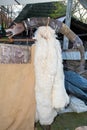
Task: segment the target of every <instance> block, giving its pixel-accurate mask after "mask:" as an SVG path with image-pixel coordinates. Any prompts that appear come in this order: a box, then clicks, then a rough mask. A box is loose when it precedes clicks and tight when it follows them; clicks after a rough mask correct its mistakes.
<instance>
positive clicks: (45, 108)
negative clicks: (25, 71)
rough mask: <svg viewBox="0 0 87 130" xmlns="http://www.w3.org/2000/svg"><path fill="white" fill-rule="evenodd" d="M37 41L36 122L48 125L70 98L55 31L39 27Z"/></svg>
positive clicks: (36, 35)
mask: <svg viewBox="0 0 87 130" xmlns="http://www.w3.org/2000/svg"><path fill="white" fill-rule="evenodd" d="M35 39H36V47H35V76H36V83H35V91H36V103H37V112H36V120H39V121H40V123H41V124H42V125H48V124H51V123H52V122H53V120H54V118H55V116H56V115H57V112H58V111H59V110H60V109H62V108H64V107H65V106H66V105H67V104H68V103H69V97H68V95H67V93H66V90H65V87H64V73H63V64H62V56H61V47H60V43H59V41H58V40H57V39H56V35H55V31H54V30H53V29H52V28H51V27H49V26H42V27H39V28H38V30H37V31H36V33H35ZM56 110H57V111H56Z"/></svg>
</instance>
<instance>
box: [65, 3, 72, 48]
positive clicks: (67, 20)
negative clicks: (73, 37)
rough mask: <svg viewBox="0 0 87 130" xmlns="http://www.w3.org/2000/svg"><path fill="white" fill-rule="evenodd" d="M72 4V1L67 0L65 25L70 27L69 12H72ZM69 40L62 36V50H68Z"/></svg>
mask: <svg viewBox="0 0 87 130" xmlns="http://www.w3.org/2000/svg"><path fill="white" fill-rule="evenodd" d="M72 3H73V0H67V9H66V21H65V24H66V25H67V26H68V27H70V23H71V12H72ZM68 44H69V40H68V39H67V38H66V37H65V36H64V39H63V49H64V50H66V49H68Z"/></svg>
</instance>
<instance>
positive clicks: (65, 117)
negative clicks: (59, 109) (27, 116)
mask: <svg viewBox="0 0 87 130" xmlns="http://www.w3.org/2000/svg"><path fill="white" fill-rule="evenodd" d="M84 125H86V126H87V112H84V113H79V114H78V113H64V114H61V115H59V116H57V117H56V118H55V120H54V122H53V124H52V125H51V126H52V130H75V128H76V127H78V126H84ZM37 130H42V129H41V127H40V124H39V123H37Z"/></svg>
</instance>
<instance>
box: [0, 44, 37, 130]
mask: <svg viewBox="0 0 87 130" xmlns="http://www.w3.org/2000/svg"><path fill="white" fill-rule="evenodd" d="M31 51H32V52H31V55H32V58H31V63H28V64H0V130H34V120H35V106H36V105H35V93H34V84H35V82H34V81H35V77H34V46H33V47H32V50H31Z"/></svg>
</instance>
